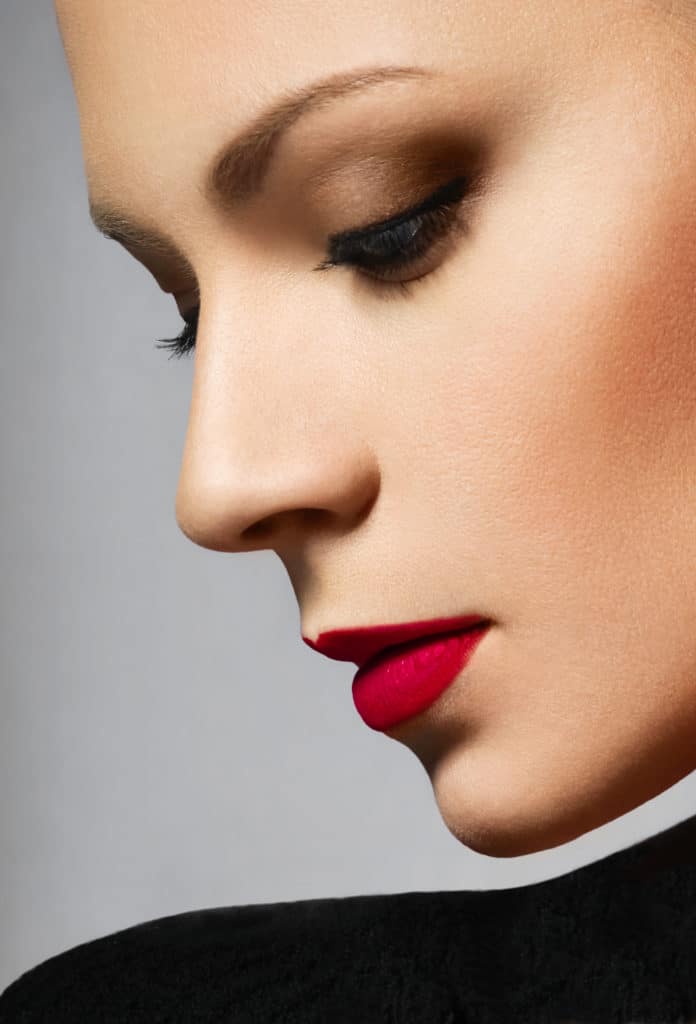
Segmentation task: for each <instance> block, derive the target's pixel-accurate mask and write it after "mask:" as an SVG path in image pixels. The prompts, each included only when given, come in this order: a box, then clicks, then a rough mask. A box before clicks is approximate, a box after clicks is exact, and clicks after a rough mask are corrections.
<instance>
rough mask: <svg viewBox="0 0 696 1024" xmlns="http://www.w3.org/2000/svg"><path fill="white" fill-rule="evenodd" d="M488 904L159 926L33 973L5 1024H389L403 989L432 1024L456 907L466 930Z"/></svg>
mask: <svg viewBox="0 0 696 1024" xmlns="http://www.w3.org/2000/svg"><path fill="white" fill-rule="evenodd" d="M478 895H479V894H478V893H476V892H471V893H429V892H426V893H395V894H386V895H371V896H370V895H366V896H347V897H338V898H328V899H312V900H299V901H294V902H284V903H265V904H251V905H245V906H234V907H222V908H211V909H205V910H197V911H190V912H187V913H183V914H177V915H173V916H170V917H164V918H158V919H156V920H153V921H148V922H145V923H142V924H137V925H134V926H132V927H130V928H126V929H124V930H122V931H118V932H115V933H113V934H111V935H106V936H104V937H102V938H99V939H96V940H93V941H91V942H86V943H83V944H81V945H79V946H76V947H74V948H73V949H70V950H67V951H66V952H64V953H60V954H59V955H57V956H54V957H51V958H50V959H49V960H46V961H45V962H43V963H42V964H39V965H38V966H37V967H34V968H32V969H31V970H29V971H27V972H26V973H25V974H23V975H22V976H21V977H20V978H18V979H17V980H16V981H14V982H13V983H12V984H11V985H10V986H9V988H7V989H6V990H5V992H4V993H3V994H2V995H0V1024H10V1022H11V1024H86V1022H89V1024H92V1022H95V1024H96V1022H99V1024H112V1022H113V1024H116V1022H119V1024H125V1022H127V1024H141V1022H142V1024H145V1022H147V1024H153V1022H154V1021H167V1022H169V1024H173V1022H179V1021H181V1022H184V1021H186V1022H193V1021H206V1022H212V1021H226V1022H229V1021H231V1020H234V1021H235V1024H245V1022H247V1021H249V1022H251V1021H271V1020H276V1019H277V1020H279V1021H280V1020H283V1021H284V1022H287V1024H291V1022H294V1021H297V1022H298V1024H300V1022H301V1024H308V1022H310V1021H314V1020H316V1021H317V1022H319V1021H322V1022H323V1021H326V1020H331V1021H332V1022H338V1021H341V1020H346V1022H347V1021H355V1020H365V1021H368V1020H373V1019H374V1020H377V1019H381V1016H380V1013H381V1012H382V1010H383V1008H384V1007H386V1006H387V1005H389V1004H390V1003H391V1002H393V1000H394V991H393V990H394V987H395V986H396V988H397V989H398V990H399V992H400V993H401V998H403V999H406V1000H407V1001H408V1000H411V999H412V1000H415V1001H416V1002H417V1001H418V998H419V994H418V991H419V990H420V997H421V1001H427V1005H424V1006H423V1007H422V1010H423V1012H425V1013H426V1017H427V1013H428V1012H430V1013H431V1014H433V1015H432V1016H431V1017H430V1020H432V1021H433V1024H434V1022H436V1021H439V1020H440V1017H438V1016H437V1012H436V1011H437V1006H436V1002H437V998H438V997H437V994H435V995H433V992H432V991H431V990H432V988H433V986H436V976H437V969H436V966H435V961H434V960H433V954H435V950H434V949H433V948H432V947H433V946H437V945H438V943H440V944H443V945H444V946H445V947H446V946H447V945H448V944H449V943H450V942H451V938H452V935H451V934H450V933H449V932H448V923H447V922H448V920H449V911H450V909H451V900H453V899H454V900H455V902H456V903H457V906H459V907H460V908H461V909H462V910H463V917H464V919H465V920H466V919H467V918H468V917H469V914H468V913H467V912H466V906H467V905H468V903H469V901H468V900H467V897H471V898H472V899H473V900H474V902H476V897H477V896H478ZM462 901H463V902H462ZM458 916H459V915H458ZM474 916H478V915H472V919H473V917H474ZM462 924H463V921H462V920H461V919H460V920H459V927H460V928H461V926H462ZM480 927H481V922H480V918H479V921H478V924H477V930H479V931H480ZM465 930H466V929H465ZM426 936H427V941H425V940H426ZM448 936H449V938H448ZM428 949H431V952H428ZM419 953H420V958H419V955H418V954H419ZM419 962H420V963H421V965H422V970H419V969H418V966H417V965H418V963H419ZM436 987H437V986H436ZM412 989H413V992H411V990H412ZM397 998H398V997H397ZM442 998H446V992H445V994H444V995H442ZM433 999H434V1000H435V1002H433ZM361 1000H362V1001H363V1002H364V1004H365V1005H364V1008H363V1011H359V1010H358V1006H359V1004H360V1002H361ZM447 1006H449V1003H447ZM443 1007H444V1004H443ZM348 1008H350V1011H349V1012H348ZM445 1009H446V1007H445V1008H444V1009H443V1014H444V1012H445ZM361 1012H363V1014H364V1015H363V1016H361V1015H360V1013H361ZM343 1013H348V1016H346V1017H342V1016H341V1014H343ZM355 1013H357V1016H351V1014H355ZM313 1014H314V1015H313ZM414 1019H417V1018H414ZM423 1019H425V1018H423ZM442 1019H443V1020H445V1019H447V1018H446V1017H444V1016H443V1017H442Z"/></svg>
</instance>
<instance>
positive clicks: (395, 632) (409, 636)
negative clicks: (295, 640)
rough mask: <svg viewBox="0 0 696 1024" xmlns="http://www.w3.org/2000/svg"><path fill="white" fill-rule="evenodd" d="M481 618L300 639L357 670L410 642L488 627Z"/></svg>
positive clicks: (330, 632)
mask: <svg viewBox="0 0 696 1024" xmlns="http://www.w3.org/2000/svg"><path fill="white" fill-rule="evenodd" d="M490 622H491V620H490V619H487V618H485V617H484V616H482V615H476V614H471V615H459V616H456V617H453V618H447V619H428V620H425V621H421V622H405V623H397V624H391V625H386V626H359V627H357V628H356V629H331V630H327V631H325V632H323V633H320V634H319V636H318V637H317V639H316V640H310V639H309V637H306V636H303V637H302V639H303V640H304V642H305V643H306V644H307V645H308V647H311V648H312V650H314V651H317V652H318V653H319V654H323V655H324V656H325V657H327V658H333V659H334V660H336V661H352V662H353V663H354V664H355V665H357V666H358V668H359V669H361V668H364V667H365V665H367V663H368V662H370V661H371V660H372V659H373V658H378V657H381V656H382V655H384V654H385V653H388V652H390V651H393V652H394V653H396V652H397V650H398V649H399V648H400V647H401V646H402V645H403V644H407V643H409V641H412V640H418V639H422V638H425V637H428V638H433V639H434V638H435V637H438V636H441V635H443V634H447V633H454V632H456V633H461V632H464V631H469V630H476V629H478V628H480V627H481V626H483V625H484V624H485V625H490Z"/></svg>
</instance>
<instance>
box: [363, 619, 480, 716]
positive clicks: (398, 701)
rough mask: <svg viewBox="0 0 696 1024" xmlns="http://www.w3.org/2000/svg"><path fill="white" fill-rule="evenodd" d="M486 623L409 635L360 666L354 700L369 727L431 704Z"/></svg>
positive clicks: (462, 663) (465, 659)
mask: <svg viewBox="0 0 696 1024" xmlns="http://www.w3.org/2000/svg"><path fill="white" fill-rule="evenodd" d="M489 627H490V623H485V624H482V625H480V626H476V627H474V628H469V629H467V630H463V631H460V632H458V633H443V634H441V635H439V636H431V637H423V638H421V639H420V640H410V641H408V642H407V643H404V644H399V645H398V647H397V646H394V647H391V648H389V649H388V650H387V651H385V652H384V653H383V654H380V655H377V656H376V657H374V658H373V659H372V660H371V661H369V662H368V663H367V664H366V665H363V667H362V668H361V669H359V670H358V671H357V672H356V674H355V677H354V679H353V703H354V704H355V707H356V709H357V712H358V714H359V715H360V717H361V718H362V720H363V721H364V722H365V724H366V725H369V726H370V728H371V729H377V730H379V731H380V732H384V731H385V730H386V729H390V728H391V727H392V726H394V725H398V723H399V722H403V721H405V720H406V719H407V718H412V717H413V716H414V715H417V714H419V713H420V712H421V711H425V709H426V708H429V707H430V706H431V704H434V703H435V701H436V700H437V698H438V697H439V696H440V694H441V693H442V692H443V691H444V690H446V689H447V687H448V686H449V685H450V684H451V683H452V682H454V680H455V678H456V677H457V675H458V674H459V673H460V672H461V670H462V669H463V668H464V666H465V665H466V664H467V662H468V661H469V658H470V657H471V655H472V654H473V653H474V649H475V648H476V645H477V644H478V642H479V640H480V639H481V638H482V637H483V635H484V634H485V633H486V632H487V631H488V629H489Z"/></svg>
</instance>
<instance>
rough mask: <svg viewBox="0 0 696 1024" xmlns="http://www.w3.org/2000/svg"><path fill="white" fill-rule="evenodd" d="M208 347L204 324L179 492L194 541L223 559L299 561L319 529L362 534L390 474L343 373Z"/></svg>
mask: <svg viewBox="0 0 696 1024" xmlns="http://www.w3.org/2000/svg"><path fill="white" fill-rule="evenodd" d="M200 342H201V333H200V325H199V335H198V340H197V352H196V358H195V369H194V380H193V388H192V395H191V405H190V411H189V421H188V426H187V432H186V438H185V441H184V450H183V455H182V462H181V469H180V475H179V482H178V487H177V493H176V521H177V524H178V526H179V528H180V529H181V530H182V532H183V533H184V534H185V536H186V537H188V538H189V539H190V540H192V541H193V542H194V543H195V544H198V545H200V546H201V547H204V548H209V549H211V550H214V551H226V552H233V551H252V550H259V549H263V548H272V549H276V550H278V551H279V552H280V551H283V550H284V551H286V552H287V553H290V552H291V550H292V546H293V545H294V546H298V545H301V544H302V543H303V542H304V541H306V539H307V536H308V533H309V532H310V531H317V530H319V529H322V530H327V529H331V530H339V531H346V530H349V529H351V528H354V527H355V525H357V524H358V523H359V522H360V521H362V520H363V518H364V517H365V516H366V515H367V513H368V511H369V509H370V508H371V507H372V505H373V504H374V501H375V499H376V496H377V493H378V491H379V486H380V474H379V470H378V465H377V460H376V457H375V454H374V452H373V450H372V448H371V446H370V444H369V443H368V439H367V438H366V437H365V436H363V434H362V432H361V430H360V429H359V428H360V423H359V422H358V421H359V420H360V419H361V417H360V415H359V406H358V404H356V402H355V389H354V385H353V388H352V389H351V387H348V386H347V385H346V384H345V383H344V384H343V386H341V385H340V379H341V374H340V372H339V370H340V368H339V367H334V369H333V371H332V370H331V367H330V366H328V365H327V363H326V357H325V356H324V357H323V361H322V364H321V366H318V365H317V364H316V363H315V364H314V365H313V360H312V357H311V355H310V354H309V353H307V352H306V351H305V352H303V353H302V356H301V358H299V359H298V360H296V361H295V362H294V363H292V364H289V363H288V361H287V360H285V359H282V358H278V352H277V351H276V352H275V354H272V353H269V351H268V350H266V351H265V352H264V353H261V354H256V355H253V353H252V350H251V349H247V350H246V355H243V356H242V357H240V356H239V353H238V354H236V355H235V356H234V358H230V356H229V352H224V350H223V349H222V346H217V350H216V349H215V348H214V347H213V345H212V343H211V344H210V345H209V346H208V348H207V349H204V348H203V346H201V344H200ZM232 364H233V365H232ZM327 378H328V379H327ZM337 385H338V386H337ZM351 396H353V397H352V398H351Z"/></svg>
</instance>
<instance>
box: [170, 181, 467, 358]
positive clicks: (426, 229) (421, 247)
mask: <svg viewBox="0 0 696 1024" xmlns="http://www.w3.org/2000/svg"><path fill="white" fill-rule="evenodd" d="M471 183H472V179H471V178H470V177H464V176H460V177H457V178H455V179H454V180H452V181H450V182H448V183H447V184H445V185H443V186H441V187H440V188H438V189H436V191H435V192H433V193H432V194H431V195H430V196H428V197H427V198H426V199H425V200H423V201H422V202H420V203H418V204H417V205H416V206H413V207H410V208H409V209H407V210H404V211H402V212H401V213H399V214H396V215H395V216H393V217H389V218H388V219H386V220H382V221H378V222H377V223H373V224H368V225H367V226H365V227H361V228H354V229H350V230H348V231H341V232H338V233H336V234H333V235H329V238H328V251H327V257H326V259H324V260H323V261H322V262H321V263H320V264H318V266H316V267H313V268H312V269H313V270H329V269H331V268H334V267H341V266H346V267H353V268H355V269H356V270H357V271H358V274H359V276H361V277H364V278H368V279H369V280H370V282H371V284H373V286H374V287H376V288H378V289H379V290H380V291H383V290H384V289H385V288H386V289H390V290H393V289H394V287H398V288H399V289H400V291H401V293H403V294H410V288H409V285H412V284H414V283H415V282H416V281H420V280H422V279H423V278H425V277H427V276H428V275H429V274H430V273H431V272H432V269H433V268H432V267H429V266H428V265H427V264H428V263H430V262H432V255H433V251H434V250H435V249H436V248H438V247H439V243H441V242H443V241H447V240H448V239H449V236H450V235H451V234H452V232H453V231H454V229H455V228H459V229H462V230H464V229H465V228H466V224H465V223H464V222H462V221H461V220H459V219H458V217H457V212H458V204H459V203H460V201H461V200H462V199H463V197H464V196H465V195H466V194H467V192H468V191H469V189H470V186H471ZM414 268H415V271H416V272H415V273H414V272H413V271H414ZM424 268H425V269H424ZM419 271H420V272H419ZM404 272H407V273H410V274H411V276H410V277H406V278H404V277H402V276H399V277H397V275H402V274H404ZM199 313H200V304H199V305H198V306H196V307H195V308H194V309H192V310H191V311H190V313H189V314H188V315H186V316H185V317H184V319H185V320H186V326H185V327H184V329H183V331H182V332H181V334H180V335H179V336H178V337H176V338H169V339H162V340H160V341H158V342H156V347H157V348H168V349H170V350H171V356H170V358H171V357H172V356H176V357H179V358H180V357H181V356H184V355H188V354H189V353H190V352H191V351H192V350H193V349H194V348H195V344H196V333H197V329H198V317H199Z"/></svg>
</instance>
